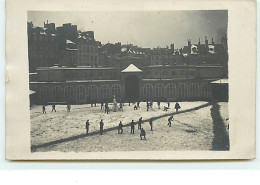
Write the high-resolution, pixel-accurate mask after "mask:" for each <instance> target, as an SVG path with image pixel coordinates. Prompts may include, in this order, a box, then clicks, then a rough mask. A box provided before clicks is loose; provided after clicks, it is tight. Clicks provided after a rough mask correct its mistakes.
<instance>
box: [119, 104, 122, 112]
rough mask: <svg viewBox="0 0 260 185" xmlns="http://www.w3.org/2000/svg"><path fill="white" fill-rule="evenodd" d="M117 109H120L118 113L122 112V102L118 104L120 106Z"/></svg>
mask: <svg viewBox="0 0 260 185" xmlns="http://www.w3.org/2000/svg"><path fill="white" fill-rule="evenodd" d="M119 109H120V111H122V112H123V103H122V102H120V104H119Z"/></svg>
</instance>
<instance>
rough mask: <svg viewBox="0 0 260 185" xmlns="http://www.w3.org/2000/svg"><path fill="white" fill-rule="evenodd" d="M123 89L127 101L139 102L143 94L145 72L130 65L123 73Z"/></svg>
mask: <svg viewBox="0 0 260 185" xmlns="http://www.w3.org/2000/svg"><path fill="white" fill-rule="evenodd" d="M121 79H122V80H121V87H122V91H123V93H122V94H123V95H124V97H123V98H124V99H125V100H131V101H137V100H139V99H140V98H141V97H140V95H141V94H142V79H143V71H142V70H141V69H139V68H138V67H136V66H135V65H134V64H130V65H129V66H128V67H127V68H125V69H124V70H122V71H121Z"/></svg>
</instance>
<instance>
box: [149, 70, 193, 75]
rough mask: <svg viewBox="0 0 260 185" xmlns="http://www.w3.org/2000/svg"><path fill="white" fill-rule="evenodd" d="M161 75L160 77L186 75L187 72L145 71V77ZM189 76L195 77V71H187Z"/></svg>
mask: <svg viewBox="0 0 260 185" xmlns="http://www.w3.org/2000/svg"><path fill="white" fill-rule="evenodd" d="M160 73H161V76H168V75H172V76H174V75H178V74H180V75H187V70H179V71H178V70H174V71H168V70H162V71H161V72H160V70H156V71H146V75H155V76H157V75H160ZM189 74H190V75H195V71H189Z"/></svg>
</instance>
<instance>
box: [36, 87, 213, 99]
mask: <svg viewBox="0 0 260 185" xmlns="http://www.w3.org/2000/svg"><path fill="white" fill-rule="evenodd" d="M39 96H40V97H39V98H40V100H41V101H42V102H48V101H67V102H73V101H75V100H76V101H77V102H85V101H86V100H87V101H95V100H98V99H99V100H104V101H105V100H109V99H111V98H112V97H114V96H115V98H116V99H120V98H121V87H120V86H119V85H113V86H112V88H110V87H109V86H107V85H101V86H100V87H97V86H96V85H91V86H89V87H85V86H83V85H80V86H77V87H76V88H74V87H72V86H66V87H65V88H64V89H63V88H62V87H61V86H55V87H52V88H50V87H48V86H43V87H42V88H41V90H40V93H39ZM210 96H211V92H210V87H209V85H208V84H207V83H203V84H201V85H199V84H198V83H191V84H184V83H181V84H179V85H178V86H176V85H175V84H173V83H171V84H168V85H167V86H164V85H163V84H156V85H155V86H153V85H151V84H145V85H144V86H143V97H145V98H162V99H164V98H171V99H172V98H177V97H178V98H198V97H204V98H209V97H210Z"/></svg>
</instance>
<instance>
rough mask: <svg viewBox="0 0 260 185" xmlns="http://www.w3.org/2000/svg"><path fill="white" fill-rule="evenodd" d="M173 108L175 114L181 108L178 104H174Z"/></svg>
mask: <svg viewBox="0 0 260 185" xmlns="http://www.w3.org/2000/svg"><path fill="white" fill-rule="evenodd" d="M174 108H175V109H176V113H178V110H179V109H180V108H181V106H180V104H179V103H178V102H176V103H175V106H174Z"/></svg>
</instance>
